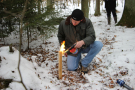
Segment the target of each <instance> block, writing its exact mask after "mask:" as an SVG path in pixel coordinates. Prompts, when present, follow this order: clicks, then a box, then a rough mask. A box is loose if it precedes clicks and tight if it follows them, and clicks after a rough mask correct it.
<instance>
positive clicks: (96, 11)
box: [94, 0, 101, 16]
mask: <svg viewBox="0 0 135 90" xmlns="http://www.w3.org/2000/svg"><path fill="white" fill-rule="evenodd" d="M94 15H95V16H99V15H101V13H100V0H96V10H95V14H94Z"/></svg>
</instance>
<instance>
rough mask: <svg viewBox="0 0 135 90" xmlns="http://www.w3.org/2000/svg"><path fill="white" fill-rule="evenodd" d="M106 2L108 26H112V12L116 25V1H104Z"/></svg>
mask: <svg viewBox="0 0 135 90" xmlns="http://www.w3.org/2000/svg"><path fill="white" fill-rule="evenodd" d="M104 1H105V8H106V12H107V20H108V25H110V22H111V12H112V14H113V18H114V21H115V23H117V15H116V0H104Z"/></svg>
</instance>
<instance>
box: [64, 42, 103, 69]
mask: <svg viewBox="0 0 135 90" xmlns="http://www.w3.org/2000/svg"><path fill="white" fill-rule="evenodd" d="M102 47H103V44H102V42H100V41H95V42H94V43H92V44H90V45H89V46H88V47H87V48H85V49H81V50H80V51H79V52H78V55H77V56H71V55H68V56H67V67H68V70H69V71H75V70H76V69H77V68H78V66H79V62H80V60H81V53H87V55H86V56H85V57H84V58H83V59H82V60H81V64H82V66H83V67H88V65H89V63H90V62H91V61H92V60H93V58H94V57H95V56H96V55H97V54H98V53H99V51H101V49H102Z"/></svg>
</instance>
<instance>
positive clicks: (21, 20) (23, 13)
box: [18, 0, 28, 90]
mask: <svg viewBox="0 0 135 90" xmlns="http://www.w3.org/2000/svg"><path fill="white" fill-rule="evenodd" d="M27 2H28V0H26V2H25V6H24V9H23V12H22V17H21V18H20V22H21V28H20V45H19V62H18V72H19V75H20V78H21V83H22V85H23V86H24V88H25V90H27V88H26V86H25V84H24V82H23V79H22V75H21V72H20V62H21V40H22V31H23V29H22V25H23V18H24V15H25V11H26V7H27Z"/></svg>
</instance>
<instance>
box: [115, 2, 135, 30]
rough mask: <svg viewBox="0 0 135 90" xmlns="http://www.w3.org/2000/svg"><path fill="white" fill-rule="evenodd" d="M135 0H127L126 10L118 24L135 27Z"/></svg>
mask: <svg viewBox="0 0 135 90" xmlns="http://www.w3.org/2000/svg"><path fill="white" fill-rule="evenodd" d="M134 17H135V0H125V6H124V11H123V15H122V18H121V20H120V21H119V22H118V24H117V25H120V26H127V27H131V28H132V27H135V18H134Z"/></svg>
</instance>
